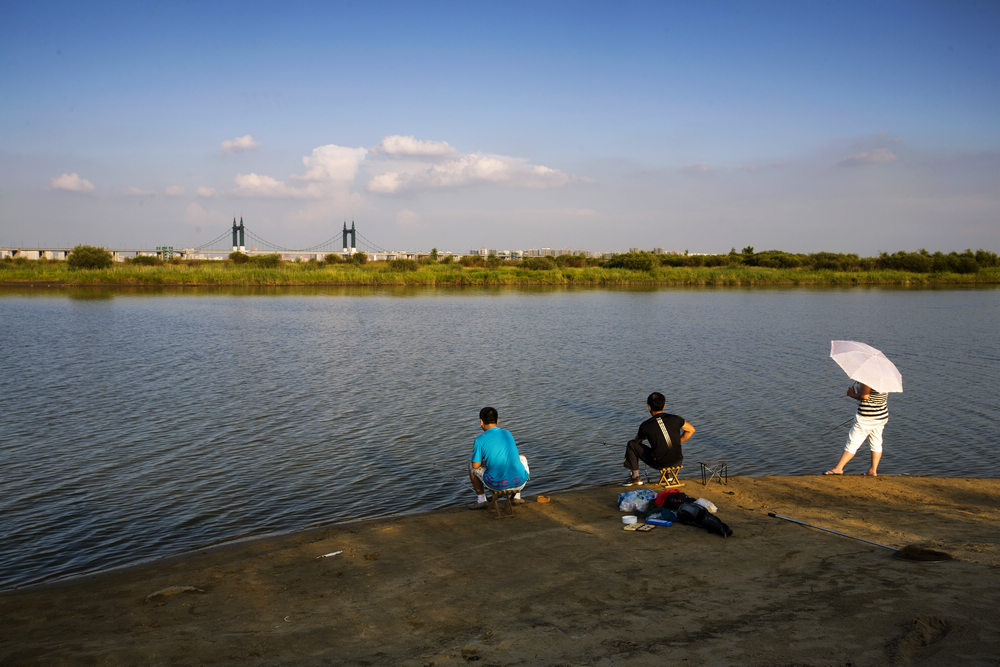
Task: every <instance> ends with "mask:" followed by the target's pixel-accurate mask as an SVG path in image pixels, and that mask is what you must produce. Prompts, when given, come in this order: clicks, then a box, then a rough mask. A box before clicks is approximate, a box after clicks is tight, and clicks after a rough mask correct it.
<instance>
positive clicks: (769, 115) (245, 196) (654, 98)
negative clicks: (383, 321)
mask: <svg viewBox="0 0 1000 667" xmlns="http://www.w3.org/2000/svg"><path fill="white" fill-rule="evenodd" d="M998 34H1000V3H996V2H972V1H969V2H879V1H874V2H818V1H816V2H811V1H806V2H802V1H796V2H766V1H762V2H710V1H709V2H698V3H693V2H616V3H610V2H601V3H597V2H523V3H522V2H503V3H499V2H471V1H469V2H317V3H312V2H294V1H293V2H284V3H253V2H242V3H223V2H208V3H193V2H190V3H185V2H178V3H152V2H149V3H144V2H136V3H118V2H116V3H99V2H98V3H92V4H88V3H75V2H74V3H62V2H47V3H46V2H20V1H17V0H13V1H11V0H8V2H5V3H3V4H0V90H2V91H3V94H2V96H0V98H2V102H0V245H19V246H26V245H36V244H41V245H65V246H72V245H75V244H77V243H92V244H98V245H106V246H109V247H126V246H142V247H154V246H157V245H174V246H176V247H193V246H198V245H201V244H202V243H205V242H207V241H209V240H211V239H213V238H215V237H216V236H218V235H220V234H222V233H224V232H225V231H226V230H227V228H228V227H229V226H230V225H231V222H232V218H233V217H234V216H236V217H239V216H242V217H243V218H244V220H245V221H246V225H247V228H248V229H249V230H251V231H253V232H254V233H255V234H256V235H257V236H258V237H259V238H263V239H265V240H267V241H271V242H273V243H276V244H278V245H281V246H284V247H287V248H305V247H311V246H314V245H316V244H317V243H320V242H322V241H324V240H326V239H329V238H331V237H334V236H339V232H340V229H341V226H342V224H343V222H344V221H345V220H346V221H348V223H349V222H350V221H351V220H355V221H356V222H357V225H358V229H359V230H360V231H361V232H362V234H363V235H364V237H365V239H367V240H369V241H371V242H372V243H374V244H376V245H378V246H379V247H383V248H392V249H409V250H429V249H430V248H432V247H437V248H439V249H441V250H451V251H457V252H463V251H467V250H469V249H471V248H479V247H489V248H495V249H516V248H533V247H552V248H581V249H584V248H585V249H590V250H625V249H628V248H630V247H640V248H654V247H663V248H666V249H674V250H680V251H683V250H689V251H691V252H726V251H728V250H729V249H730V248H732V247H736V248H737V249H741V248H743V247H744V246H747V245H750V246H754V247H755V248H756V249H758V250H764V249H772V248H773V249H781V250H788V251H795V252H816V251H822V250H828V251H836V252H856V253H859V254H862V255H874V254H877V253H878V252H880V251H896V250H915V249H918V248H927V249H929V250H943V251H949V250H963V249H965V248H973V249H976V248H986V249H990V250H994V251H997V250H1000V195H998V194H997V193H998V192H1000V122H998V119H1000V40H997V38H996V36H997V35H998Z"/></svg>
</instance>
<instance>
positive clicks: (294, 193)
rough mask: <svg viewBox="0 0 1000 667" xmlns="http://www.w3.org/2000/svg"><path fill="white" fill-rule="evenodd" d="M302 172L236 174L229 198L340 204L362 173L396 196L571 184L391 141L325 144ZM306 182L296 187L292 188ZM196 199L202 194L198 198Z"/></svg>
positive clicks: (499, 162)
mask: <svg viewBox="0 0 1000 667" xmlns="http://www.w3.org/2000/svg"><path fill="white" fill-rule="evenodd" d="M302 164H303V166H304V167H305V172H304V173H302V174H292V175H291V176H289V182H285V181H282V180H278V179H276V178H274V177H271V176H268V175H266V174H258V173H249V174H237V175H236V177H235V179H234V180H235V182H236V189H235V190H234V191H233V193H232V194H235V195H238V196H247V197H274V198H279V197H286V198H300V199H303V198H315V199H337V200H344V199H345V197H347V196H349V195H350V194H351V193H352V192H355V191H354V190H353V189H352V186H353V185H354V182H355V180H356V179H357V178H358V174H359V173H360V172H362V171H363V172H364V177H363V178H364V180H366V181H367V186H366V189H367V190H368V191H369V192H376V193H381V194H396V193H402V192H407V191H412V190H418V189H444V188H459V187H463V186H468V185H475V184H501V185H509V186H516V187H522V188H535V189H544V188H556V187H561V186H563V185H566V184H567V183H570V182H571V181H574V180H582V179H575V178H573V177H571V176H569V175H568V174H565V173H563V172H561V171H559V170H558V169H552V168H551V167H546V166H544V165H535V164H530V163H529V162H528V160H526V159H524V158H516V157H510V156H506V155H491V154H484V153H469V154H465V155H462V154H459V153H457V152H456V151H455V149H454V148H452V147H451V146H450V145H449V144H448V143H446V142H443V141H422V140H419V139H415V138H414V137H407V136H401V135H392V136H389V137H386V138H385V139H383V140H382V141H381V142H380V143H379V144H378V145H377V146H375V147H374V148H373V149H371V150H370V151H369V150H368V149H366V148H351V147H347V146H338V145H336V144H326V145H324V146H319V147H317V148H314V149H313V151H312V153H310V154H309V155H306V156H304V157H303V158H302ZM303 181H305V182H307V183H306V184H305V185H295V184H294V183H295V182H298V183H302V182H303ZM199 194H200V193H199Z"/></svg>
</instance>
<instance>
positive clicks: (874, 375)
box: [830, 340, 903, 393]
mask: <svg viewBox="0 0 1000 667" xmlns="http://www.w3.org/2000/svg"><path fill="white" fill-rule="evenodd" d="M830 358H831V359H833V360H834V361H836V362H837V365H838V366H840V367H841V368H842V369H844V372H845V373H847V377H849V378H851V379H852V380H856V381H858V382H861V383H864V384H866V385H868V386H869V387H871V388H872V389H874V390H875V391H877V392H880V393H885V392H889V391H897V392H901V391H903V376H902V375H900V374H899V370H898V369H897V368H896V366H895V365H894V364H893V363H892V362H891V361H889V358H888V357H887V356H885V355H884V354H882V352H881V351H880V350H876V349H875V348H874V347H872V346H871V345H867V344H865V343H859V342H857V341H853V340H832V341H830Z"/></svg>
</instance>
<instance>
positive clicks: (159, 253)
mask: <svg viewBox="0 0 1000 667" xmlns="http://www.w3.org/2000/svg"><path fill="white" fill-rule="evenodd" d="M248 238H249V239H250V241H251V243H250V246H248V245H247V243H246V240H247V239H248ZM359 239H360V244H359V242H358V240H359ZM71 250H72V248H64V247H51V246H38V247H31V248H14V247H10V248H3V247H0V259H3V258H5V257H23V258H25V259H66V256H67V255H68V254H69V253H70V251H71ZM107 250H108V252H110V253H111V256H112V258H114V260H115V261H124V260H126V259H129V258H130V257H137V256H142V255H147V256H153V257H160V258H161V259H171V258H173V257H179V258H181V259H225V258H226V257H228V256H229V254H230V253H233V252H242V253H244V254H247V255H268V254H274V253H277V254H280V255H281V257H282V259H284V260H292V261H307V260H310V259H316V260H322V259H323V258H324V257H326V256H327V255H330V254H335V255H339V256H340V257H342V258H344V259H347V258H348V257H350V256H351V255H353V254H354V253H357V252H364V253H365V254H367V255H368V257H369V259H372V260H380V259H401V258H403V259H413V258H416V256H417V253H411V252H404V251H398V250H387V249H386V248H383V247H381V246H379V245H378V244H377V243H375V242H374V241H372V240H371V239H368V238H367V237H365V236H364V235H363V234H362V233H361V232H360V231H358V228H357V226H356V225H355V224H354V221H353V220H352V221H351V226H350V227H348V226H347V221H344V227H343V230H341V232H339V233H338V234H337V235H335V236H331V237H330V238H328V239H326V240H325V241H323V242H322V243H317V244H316V245H313V246H309V247H306V248H288V247H286V246H283V245H280V244H278V243H274V242H272V241H269V240H267V239H264V238H262V237H261V236H259V235H258V234H255V233H254V232H253V230H252V229H250V228H249V227H247V226H246V225H245V224H244V222H243V218H242V217H241V218H240V221H239V223H237V222H236V218H233V225H232V228H227V229H226V231H224V232H222V233H221V234H219V235H218V236H216V237H215V238H214V239H212V240H210V241H207V242H205V243H202V244H200V245H196V246H189V247H180V246H169V245H164V246H156V247H155V248H107Z"/></svg>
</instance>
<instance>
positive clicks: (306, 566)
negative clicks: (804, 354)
mask: <svg viewBox="0 0 1000 667" xmlns="http://www.w3.org/2000/svg"><path fill="white" fill-rule="evenodd" d="M623 490H624V489H622V488H620V487H617V486H607V487H600V488H594V489H586V490H580V491H573V492H568V493H562V494H552V495H551V496H550V497H551V499H552V502H550V503H548V504H540V503H535V502H529V503H528V504H526V505H523V506H520V507H518V508H517V509H516V516H515V517H513V518H511V519H502V520H498V519H495V518H494V517H493V516H492V515H490V514H488V513H485V512H470V511H468V510H464V509H458V508H456V509H453V510H444V511H438V512H432V513H428V514H423V515H419V516H415V517H406V518H401V519H397V520H388V521H378V522H372V523H366V524H353V525H349V526H333V527H329V528H323V529H317V530H312V531H309V532H304V533H298V534H295V535H289V536H283V537H278V538H268V539H265V540H260V541H255V542H249V543H242V544H237V545H231V546H227V547H224V548H219V549H215V550H211V551H203V552H198V553H194V554H189V555H185V556H183V557H178V558H172V559H167V560H163V561H159V562H156V563H153V564H149V565H144V566H141V567H136V568H131V569H126V570H120V571H116V572H111V573H105V574H102V575H97V576H92V577H87V578H83V579H78V580H75V581H71V582H65V583H61V584H56V585H50V586H44V587H39V588H34V589H29V590H24V591H14V592H8V593H4V594H2V595H0V612H2V617H3V619H4V622H3V623H2V624H0V663H2V664H47V665H51V664H78V663H84V662H86V663H98V664H206V663H209V664H236V663H240V664H245V663H249V664H331V663H348V664H413V665H430V664H436V665H449V664H464V663H467V662H476V663H479V664H524V665H546V664H622V663H629V664H640V665H641V664H650V665H652V664H656V665H662V664H667V663H671V664H691V665H701V664H709V665H711V664H720V665H721V664H775V663H781V664H789V663H802V664H811V665H826V664H829V665H834V664H838V665H844V664H853V665H883V664H963V665H969V664H993V665H995V664H997V655H998V647H1000V626H998V624H997V623H996V622H995V621H994V620H992V619H993V616H994V613H995V609H994V607H995V606H996V604H997V602H998V601H1000V567H998V566H1000V480H998V479H967V478H961V479H937V478H913V477H879V478H876V479H871V478H865V477H860V476H845V477H843V478H832V477H766V478H756V479H753V478H733V479H730V482H729V484H728V485H726V486H722V485H719V484H712V485H710V486H707V487H703V486H702V485H701V484H700V482H697V481H692V480H685V487H684V489H683V490H684V491H686V492H687V493H688V494H690V495H692V496H695V497H705V498H708V499H710V500H712V501H713V502H714V503H715V504H716V505H717V506H718V507H719V513H718V516H719V517H721V518H722V519H723V520H724V521H725V522H726V523H728V524H729V525H730V526H731V527H732V528H733V529H734V531H735V534H734V535H733V536H732V537H731V538H729V539H723V538H721V537H718V536H716V535H712V534H710V533H708V532H705V531H703V530H700V529H697V528H693V527H688V526H681V525H678V524H675V525H674V526H672V527H661V528H657V529H655V530H653V531H651V532H648V533H637V532H627V531H624V530H622V524H621V521H620V512H619V511H618V509H617V505H616V500H617V495H618V493H620V492H622V491H623ZM527 498H528V499H529V501H531V500H534V499H533V497H532V496H527ZM768 512H776V513H778V514H782V515H785V516H790V517H794V518H796V519H799V520H801V521H805V522H808V523H813V524H816V525H820V526H823V527H826V528H831V529H833V530H837V531H841V532H844V533H847V534H849V535H854V536H856V537H860V538H864V539H867V540H872V541H874V542H878V543H881V544H886V545H889V546H893V547H902V546H905V545H909V544H916V545H920V546H924V547H930V548H934V549H938V550H941V551H945V552H947V553H949V554H951V555H952V556H954V557H955V559H956V560H953V561H947V562H914V561H907V560H899V559H896V558H893V553H892V552H891V551H889V550H886V549H882V548H879V547H875V546H871V545H868V544H865V543H862V542H859V541H856V540H852V539H848V538H845V537H840V536H837V535H832V534H829V533H825V532H821V531H817V530H813V529H810V528H805V527H802V526H799V525H795V524H792V523H789V522H787V521H782V520H779V519H775V518H771V517H768V516H767V513H768ZM337 551H340V552H341V553H339V554H338V555H335V556H329V557H325V558H324V557H319V558H317V557H318V556H321V555H323V554H329V553H331V552H337Z"/></svg>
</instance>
